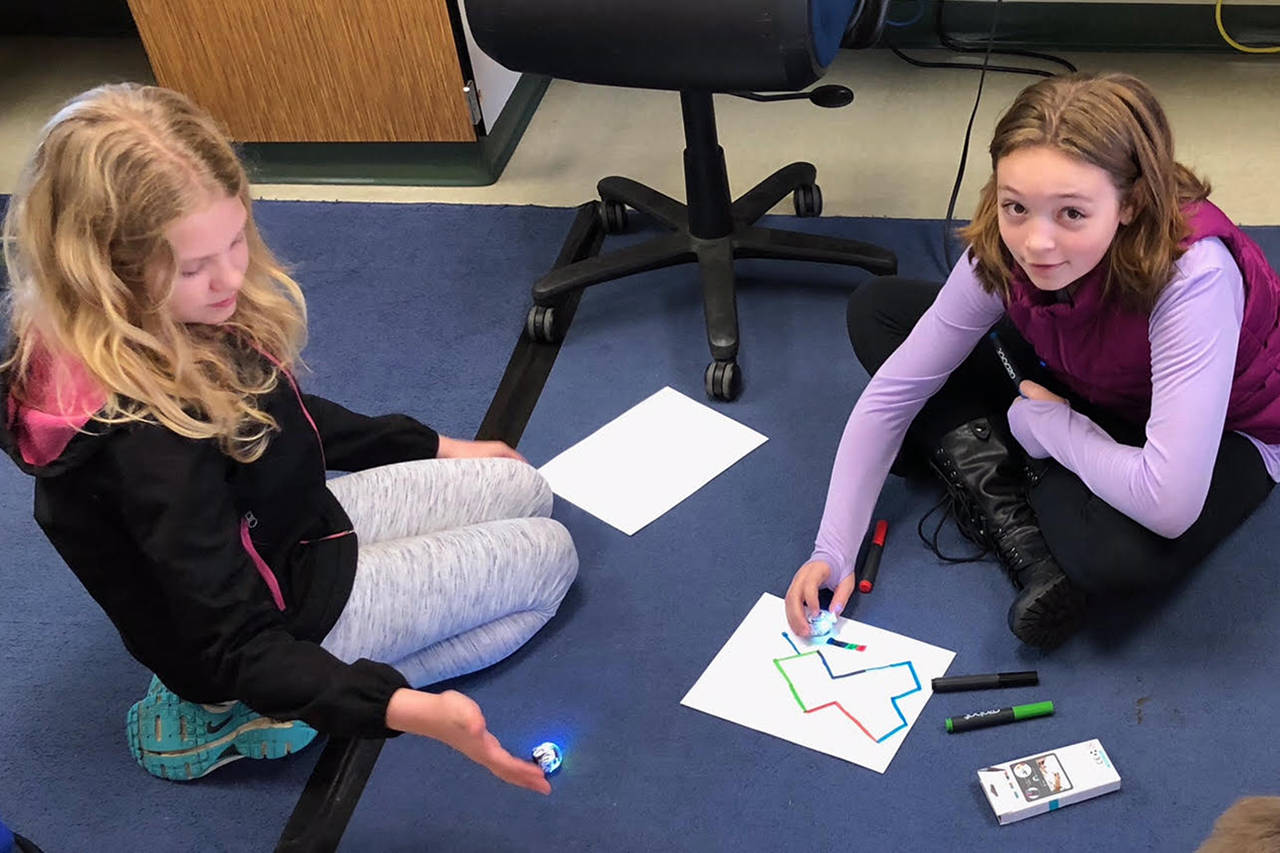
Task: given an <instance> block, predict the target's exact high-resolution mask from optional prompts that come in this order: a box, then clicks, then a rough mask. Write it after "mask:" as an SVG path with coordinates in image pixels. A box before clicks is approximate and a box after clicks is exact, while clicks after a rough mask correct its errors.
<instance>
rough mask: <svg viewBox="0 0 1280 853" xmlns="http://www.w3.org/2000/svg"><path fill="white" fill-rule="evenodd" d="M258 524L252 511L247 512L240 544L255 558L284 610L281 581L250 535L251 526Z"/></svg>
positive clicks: (272, 595) (257, 565) (259, 571)
mask: <svg viewBox="0 0 1280 853" xmlns="http://www.w3.org/2000/svg"><path fill="white" fill-rule="evenodd" d="M257 526H258V519H256V518H254V516H253V513H252V512H246V513H245V514H244V518H241V519H240V544H241V545H243V546H244V550H245V552H246V553H247V554H248V555H249V559H251V560H253V565H254V568H256V569H257V570H258V574H259V575H261V576H262V580H263V581H264V582H265V583H266V584H267V589H269V590H271V599H272V600H273V601H274V602H275V603H276V609H277V610H284V596H283V595H281V593H280V582H279V581H278V580H276V575H275V572H273V571H271V567H270V566H268V565H267V561H266V560H264V559H262V555H261V554H259V553H258V549H257V548H255V547H253V538H252V537H251V536H250V535H249V528H251V527H257Z"/></svg>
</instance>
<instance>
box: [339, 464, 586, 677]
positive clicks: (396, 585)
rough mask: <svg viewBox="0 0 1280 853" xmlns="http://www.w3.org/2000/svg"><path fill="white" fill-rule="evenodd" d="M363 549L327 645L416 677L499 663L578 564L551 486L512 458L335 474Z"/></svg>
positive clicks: (347, 656) (556, 601) (554, 602)
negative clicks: (554, 509)
mask: <svg viewBox="0 0 1280 853" xmlns="http://www.w3.org/2000/svg"><path fill="white" fill-rule="evenodd" d="M329 489H330V491H332V492H333V494H334V495H336V496H337V498H338V501H339V502H340V503H341V504H342V506H343V508H344V509H345V510H346V511H347V514H348V515H349V516H350V517H351V521H352V524H353V525H354V526H355V530H356V535H357V536H358V537H359V542H360V549H359V556H358V558H357V561H356V577H355V584H354V587H353V588H352V590H351V598H350V599H349V600H348V601H347V606H346V607H345V608H344V609H343V611H342V615H341V616H340V617H338V621H337V624H335V625H334V626H333V629H332V630H331V631H330V632H329V635H328V636H327V637H325V638H324V641H323V643H322V644H321V645H323V646H324V648H325V649H327V650H328V651H329V652H331V653H332V654H333V655H334V656H335V657H338V658H340V659H342V660H344V661H348V662H350V661H354V660H356V659H357V658H362V657H363V658H369V659H371V660H377V661H383V662H386V663H389V664H391V665H392V666H394V667H395V668H396V669H398V670H399V671H400V672H401V673H402V674H403V675H404V677H405V678H406V679H407V680H408V681H409V683H410V684H411V685H413V686H414V687H424V686H426V685H428V684H432V683H434V682H437V681H442V680H444V679H446V678H452V677H453V676H455V675H462V674H463V673H467V672H474V671H475V670H477V669H481V668H483V667H486V666H489V665H490V664H492V663H496V662H497V661H499V660H501V659H502V658H504V657H506V656H507V655H509V654H511V653H512V652H513V651H515V650H516V649H518V648H519V647H520V646H521V645H522V644H524V642H525V641H526V640H528V639H529V638H530V637H532V636H533V634H534V633H535V632H536V631H537V630H538V629H539V628H541V627H542V626H543V624H545V623H546V621H547V620H548V619H550V618H551V617H552V616H553V615H554V614H555V612H556V608H557V607H559V606H560V600H561V599H562V598H564V594H565V592H567V591H568V589H569V584H570V583H572V582H573V578H574V576H575V575H576V574H577V572H578V555H577V552H576V551H575V550H574V547H573V540H572V539H570V538H569V532H568V531H567V530H565V529H564V527H563V526H562V525H561V524H560V523H559V522H557V521H553V520H552V519H550V518H548V517H547V516H548V515H549V514H550V513H551V489H550V488H549V487H548V486H547V483H546V481H545V480H543V479H542V476H541V475H540V474H538V472H537V471H536V470H534V469H533V468H532V467H530V466H529V465H526V464H525V463H523V462H518V461H516V460H513V459H430V460H424V461H419V462H405V463H401V464H398V465H387V466H384V467H381V468H373V469H370V470H368V471H360V472H357V473H355V474H347V475H345V476H342V477H336V478H334V479H332V480H330V481H329Z"/></svg>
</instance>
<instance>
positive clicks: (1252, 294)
mask: <svg viewBox="0 0 1280 853" xmlns="http://www.w3.org/2000/svg"><path fill="white" fill-rule="evenodd" d="M1187 213H1188V218H1189V220H1190V221H1189V224H1190V226H1191V234H1190V236H1188V237H1187V240H1186V242H1185V243H1184V245H1185V246H1190V245H1191V244H1192V243H1195V242H1196V241H1198V240H1203V239H1205V238H1208V237H1217V238H1218V239H1219V240H1221V241H1222V242H1223V244H1224V245H1225V246H1226V247H1227V249H1228V251H1230V252H1231V256H1232V257H1233V258H1235V261H1236V265H1237V266H1238V267H1239V268H1240V271H1241V273H1242V274H1243V277H1244V321H1243V322H1242V323H1241V326H1240V344H1239V350H1238V353H1237V355H1236V369H1235V376H1234V378H1233V380H1232V383H1231V398H1230V401H1229V402H1228V404H1227V422H1226V428H1227V429H1228V430H1238V431H1240V432H1244V433H1247V434H1248V435H1251V436H1253V437H1254V438H1256V439H1259V440H1260V441H1262V442H1264V443H1266V444H1280V331H1278V327H1280V276H1277V274H1276V272H1275V270H1273V269H1272V268H1271V266H1270V264H1268V263H1267V258H1266V256H1265V255H1264V254H1263V252H1262V249H1261V248H1260V247H1259V246H1258V244H1257V243H1255V242H1253V241H1252V240H1250V239H1249V238H1248V237H1247V236H1245V234H1244V232H1243V231H1241V230H1240V229H1239V228H1238V227H1236V225H1235V224H1234V223H1233V222H1232V221H1231V220H1230V219H1228V218H1227V217H1226V215H1225V214H1224V213H1223V212H1222V211H1221V210H1219V209H1218V208H1217V207H1215V206H1214V205H1213V204H1210V203H1209V202H1207V201H1205V202H1199V203H1197V204H1193V205H1191V206H1190V207H1188V208H1187ZM1105 262H1106V260H1105V258H1104V259H1103V262H1102V263H1100V264H1099V265H1098V266H1097V267H1095V268H1094V269H1093V270H1092V271H1090V272H1089V273H1088V274H1086V275H1085V276H1084V277H1083V278H1082V279H1081V281H1080V286H1079V287H1078V288H1077V290H1076V293H1075V294H1074V302H1072V303H1067V302H1058V301H1056V299H1055V297H1054V295H1053V294H1052V293H1046V292H1044V291H1042V290H1039V289H1038V288H1036V286H1035V285H1033V284H1032V283H1031V282H1030V280H1029V279H1028V278H1027V277H1026V274H1025V273H1024V272H1023V271H1022V269H1021V268H1020V267H1017V266H1015V267H1014V274H1013V276H1012V280H1011V281H1010V299H1009V302H1008V305H1007V306H1006V307H1007V310H1008V312H1009V317H1010V319H1012V320H1013V323H1014V325H1015V326H1017V327H1018V331H1019V332H1021V333H1022V336H1023V337H1025V338H1026V339H1027V340H1028V341H1029V342H1030V343H1031V345H1032V346H1033V347H1035V350H1036V352H1037V353H1038V354H1039V356H1040V358H1041V360H1042V361H1044V363H1045V364H1046V365H1047V366H1048V367H1049V369H1050V370H1052V371H1053V373H1054V375H1055V376H1057V377H1058V378H1059V379H1061V380H1062V381H1063V382H1065V383H1066V384H1067V385H1068V386H1069V387H1070V388H1071V389H1072V390H1073V391H1074V392H1075V393H1077V394H1079V395H1080V396H1081V397H1083V398H1084V399H1086V400H1088V401H1090V402H1091V403H1094V404H1096V405H1098V406H1100V407H1102V408H1104V409H1107V410H1109V411H1111V412H1114V413H1116V414H1118V415H1121V416H1123V417H1125V418H1127V419H1129V420H1131V421H1133V422H1134V423H1145V422H1146V420H1147V417H1148V416H1149V415H1150V413H1151V341H1150V340H1149V339H1148V337H1147V321H1148V318H1149V317H1150V314H1149V313H1148V312H1146V311H1135V310H1128V309H1124V308H1121V307H1119V306H1116V305H1111V304H1108V305H1104V304H1103V301H1102V283H1103V276H1104V275H1105V269H1104V264H1105Z"/></svg>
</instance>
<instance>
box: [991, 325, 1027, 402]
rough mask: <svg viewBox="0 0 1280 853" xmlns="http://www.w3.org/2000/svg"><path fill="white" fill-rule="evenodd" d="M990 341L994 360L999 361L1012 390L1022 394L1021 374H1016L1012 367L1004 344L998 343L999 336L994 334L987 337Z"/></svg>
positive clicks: (1011, 361)
mask: <svg viewBox="0 0 1280 853" xmlns="http://www.w3.org/2000/svg"><path fill="white" fill-rule="evenodd" d="M987 337H988V338H990V339H991V346H993V347H995V351H996V358H998V359H1000V366H1001V367H1003V368H1004V372H1005V373H1007V374H1009V381H1011V382H1012V383H1013V390H1015V391H1017V392H1018V393H1019V394H1021V393H1022V374H1021V373H1019V372H1018V368H1016V367H1014V365H1013V359H1011V358H1009V353H1008V352H1006V351H1005V348H1004V344H1002V343H1000V336H999V335H997V334H996V333H995V332H992V333H991V334H989V335H987Z"/></svg>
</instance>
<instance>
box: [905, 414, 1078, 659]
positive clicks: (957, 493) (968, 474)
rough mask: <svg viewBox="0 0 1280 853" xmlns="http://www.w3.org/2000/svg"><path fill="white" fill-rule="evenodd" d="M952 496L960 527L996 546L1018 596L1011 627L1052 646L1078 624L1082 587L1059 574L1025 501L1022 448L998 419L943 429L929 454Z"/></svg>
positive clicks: (1030, 641) (1022, 635) (992, 547)
mask: <svg viewBox="0 0 1280 853" xmlns="http://www.w3.org/2000/svg"><path fill="white" fill-rule="evenodd" d="M929 464H930V466H931V467H932V468H933V469H934V471H936V472H937V474H938V476H940V477H941V478H942V481H943V483H944V484H945V485H946V488H947V492H948V493H949V494H950V496H951V497H952V499H953V507H952V509H953V512H954V513H955V515H956V522H957V527H959V528H960V532H961V533H963V534H964V535H965V537H967V538H968V539H970V540H971V541H973V542H975V543H976V544H977V545H979V546H980V547H982V548H983V549H986V550H990V551H994V552H995V554H996V556H997V557H998V558H999V560H1000V563H1001V564H1002V565H1003V566H1004V568H1005V571H1007V572H1008V574H1009V577H1010V579H1011V580H1012V581H1013V585H1014V587H1015V588H1016V589H1018V590H1019V592H1018V597H1017V598H1016V599H1014V602H1013V604H1012V605H1011V606H1010V607H1009V629H1010V630H1011V631H1013V633H1014V635H1015V636H1017V637H1018V639H1020V640H1022V641H1023V642H1024V643H1027V644H1028V645H1032V646H1041V647H1051V646H1056V645H1058V644H1059V643H1061V642H1062V641H1063V640H1065V639H1066V638H1067V637H1069V636H1070V635H1071V634H1072V633H1073V632H1074V631H1075V630H1076V629H1077V628H1079V627H1080V624H1081V622H1083V619H1084V595H1083V594H1082V593H1081V592H1080V591H1079V590H1078V589H1077V588H1076V587H1075V586H1074V585H1073V584H1072V583H1071V581H1070V579H1068V578H1067V576H1066V575H1065V574H1063V572H1062V569H1061V568H1060V567H1059V566H1058V563H1057V561H1055V560H1054V558H1053V554H1051V553H1050V552H1049V546H1048V544H1047V543H1046V542H1045V541H1044V535H1043V534H1042V533H1041V532H1040V525H1039V523H1038V522H1037V521H1036V515H1035V511H1034V510H1033V509H1032V508H1031V504H1030V503H1029V502H1028V501H1027V487H1028V468H1027V465H1026V460H1025V457H1024V455H1023V453H1022V449H1021V448H1020V447H1018V446H1017V443H1016V442H1015V441H1014V439H1013V436H1012V435H1009V434H1008V432H1007V428H1006V427H1005V426H1004V424H1002V423H998V422H996V423H993V421H992V420H990V419H988V418H978V419H977V420H973V421H970V422H969V423H967V424H964V425H962V426H960V427H957V428H956V429H954V430H952V431H951V432H949V433H947V434H946V435H944V436H943V437H942V439H941V440H940V441H939V442H938V446H937V447H936V448H935V449H934V451H933V452H932V454H931V455H930V457H929Z"/></svg>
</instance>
